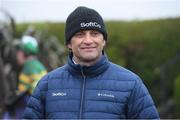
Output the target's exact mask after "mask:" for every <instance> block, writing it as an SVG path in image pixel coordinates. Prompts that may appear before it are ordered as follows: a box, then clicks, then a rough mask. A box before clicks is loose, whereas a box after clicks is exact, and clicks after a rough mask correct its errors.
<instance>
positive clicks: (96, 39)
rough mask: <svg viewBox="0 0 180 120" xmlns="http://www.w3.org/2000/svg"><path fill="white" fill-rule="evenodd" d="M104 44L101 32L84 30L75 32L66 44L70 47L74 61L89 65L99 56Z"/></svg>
mask: <svg viewBox="0 0 180 120" xmlns="http://www.w3.org/2000/svg"><path fill="white" fill-rule="evenodd" d="M105 44H106V42H105V40H104V38H103V35H102V33H101V32H99V31H96V30H84V31H80V32H77V33H76V34H75V35H74V36H73V37H72V38H71V42H70V43H69V44H68V45H67V46H68V48H70V49H72V52H73V55H74V56H73V59H74V60H75V62H77V63H79V64H84V63H85V65H91V64H93V63H95V62H96V61H97V60H98V59H99V58H100V56H101V55H102V50H103V48H104V46H105ZM88 63H89V64H88Z"/></svg>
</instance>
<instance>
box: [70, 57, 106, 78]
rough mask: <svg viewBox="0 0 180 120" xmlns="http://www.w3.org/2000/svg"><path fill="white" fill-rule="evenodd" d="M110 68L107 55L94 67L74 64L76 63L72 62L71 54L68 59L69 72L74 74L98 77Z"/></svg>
mask: <svg viewBox="0 0 180 120" xmlns="http://www.w3.org/2000/svg"><path fill="white" fill-rule="evenodd" d="M108 67H109V61H108V58H107V57H106V55H102V57H101V58H100V60H99V61H98V62H97V63H95V64H94V65H92V66H82V65H79V64H74V62H73V61H72V54H69V57H68V70H69V71H70V73H72V74H76V75H77V74H78V75H82V74H84V75H85V76H97V75H99V74H101V73H102V72H104V71H105V70H106V69H107V68H108Z"/></svg>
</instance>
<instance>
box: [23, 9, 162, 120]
mask: <svg viewBox="0 0 180 120" xmlns="http://www.w3.org/2000/svg"><path fill="white" fill-rule="evenodd" d="M65 37H66V45H67V47H68V48H69V49H70V54H69V59H68V63H67V64H66V65H64V66H62V67H60V68H57V69H56V70H54V71H52V72H50V73H49V74H47V75H46V76H45V77H43V79H42V80H40V82H39V83H38V85H37V87H36V89H35V92H34V94H33V95H32V97H31V98H30V101H29V103H28V106H27V108H26V111H25V114H24V118H27V119H31V118H33V119H44V118H48V119H141V118H144V119H157V118H159V115H158V112H157V110H156V107H155V105H154V103H153V100H152V98H151V96H150V95H149V93H148V90H147V89H146V87H145V85H144V84H143V82H142V81H141V80H140V78H139V77H138V76H137V75H135V74H134V73H132V72H130V71H128V70H126V69H125V68H122V67H121V66H118V65H116V64H114V63H112V62H110V61H109V60H108V59H107V57H106V55H105V54H104V50H103V49H104V47H105V45H106V42H107V32H106V29H105V25H104V22H103V19H102V17H101V16H100V15H99V13H98V12H96V11H95V10H93V9H90V8H87V7H78V8H76V9H75V10H74V11H73V12H72V13H71V14H70V15H69V16H68V18H67V20H66V28H65Z"/></svg>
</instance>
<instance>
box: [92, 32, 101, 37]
mask: <svg viewBox="0 0 180 120" xmlns="http://www.w3.org/2000/svg"><path fill="white" fill-rule="evenodd" d="M91 34H92V35H94V36H96V35H98V34H99V32H92V33H91Z"/></svg>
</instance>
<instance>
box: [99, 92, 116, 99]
mask: <svg viewBox="0 0 180 120" xmlns="http://www.w3.org/2000/svg"><path fill="white" fill-rule="evenodd" d="M97 95H98V96H103V97H111V98H114V97H115V96H114V95H112V94H106V93H98V94H97Z"/></svg>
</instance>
